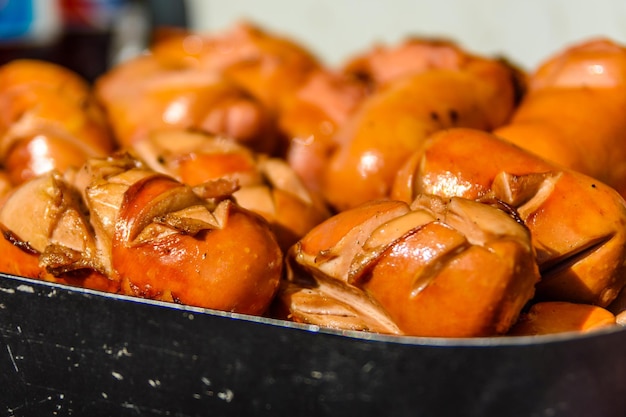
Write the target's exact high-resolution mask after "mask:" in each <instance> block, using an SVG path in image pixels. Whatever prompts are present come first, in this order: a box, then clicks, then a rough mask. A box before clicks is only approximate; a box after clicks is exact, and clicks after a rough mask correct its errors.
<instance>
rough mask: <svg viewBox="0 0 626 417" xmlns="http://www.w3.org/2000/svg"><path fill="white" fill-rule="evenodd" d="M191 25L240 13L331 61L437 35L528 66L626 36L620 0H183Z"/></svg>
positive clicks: (212, 25)
mask: <svg viewBox="0 0 626 417" xmlns="http://www.w3.org/2000/svg"><path fill="white" fill-rule="evenodd" d="M189 3H190V9H191V16H190V17H191V25H192V27H193V28H194V29H196V30H199V31H211V30H220V29H225V28H228V27H229V26H231V25H232V24H233V23H234V22H236V21H238V20H240V19H248V20H251V21H253V22H256V23H258V24H260V25H261V26H262V27H265V28H267V29H270V30H272V31H273V32H278V33H281V34H285V35H289V36H291V37H292V38H294V39H296V40H298V41H300V42H301V43H303V44H304V45H306V46H308V47H309V48H310V49H311V50H312V51H313V52H315V53H316V54H317V55H318V56H319V57H320V58H322V59H324V60H326V62H327V63H329V64H331V65H334V64H338V63H340V62H342V61H343V60H344V59H346V58H347V57H348V56H350V55H351V54H354V53H356V52H361V51H363V50H365V49H367V48H368V47H369V46H370V45H372V44H373V43H375V42H385V43H393V42H395V41H398V40H400V39H402V38H404V37H406V36H409V35H411V34H416V35H428V36H445V37H448V38H452V39H455V40H457V41H458V42H460V43H461V45H463V46H464V47H465V48H467V49H469V50H472V51H475V52H478V53H487V54H492V53H493V54H495V53H498V54H504V55H506V56H507V57H508V58H509V59H511V60H512V61H514V62H516V63H518V64H520V65H522V66H524V67H526V68H532V67H534V66H535V65H537V64H538V63H539V62H541V60H543V59H544V58H546V57H547V56H548V55H549V54H551V53H553V52H555V51H557V50H558V49H560V48H562V47H564V46H565V45H567V44H570V43H574V42H577V41H580V40H583V39H585V38H589V37H591V36H608V37H611V38H614V39H615V40H618V41H620V42H626V1H625V0H543V1H542V0H471V1H463V0H430V1H425V0H421V1H420V0H417V1H411V0H385V1H374V0H335V1H333V0H293V1H288V0H256V1H255V0H189Z"/></svg>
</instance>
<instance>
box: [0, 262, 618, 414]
mask: <svg viewBox="0 0 626 417" xmlns="http://www.w3.org/2000/svg"><path fill="white" fill-rule="evenodd" d="M0 333H1V335H2V345H1V346H0V405H1V407H0V415H3V416H4V415H6V416H31V415H32V416H52V415H80V416H139V415H141V416H205V415H207V416H208V415H210V416H283V415H284V416H359V417H364V416H394V417H397V416H454V417H458V416H480V417H485V416H499V417H500V416H536V417H542V416H545V417H554V416H584V417H589V416H594V417H598V416H619V417H623V416H625V415H626V349H625V346H626V329H623V328H618V327H616V328H611V329H607V330H605V331H598V332H596V333H593V334H587V335H578V334H576V335H573V334H568V335H554V336H549V337H547V336H545V337H544V336H541V337H535V338H532V337H520V338H488V339H487V338H484V339H434V338H415V337H391V336H384V335H375V334H368V333H356V332H338V331H332V330H326V329H320V328H318V327H315V326H306V325H298V324H293V323H288V322H284V321H280V320H272V319H266V318H258V317H249V316H243V315H237V314H229V313H224V312H217V311H209V310H205V309H198V308H192V307H185V306H179V305H173V304H168V303H160V302H152V301H147V300H141V299H136V298H131V297H123V296H118V295H112V294H104V293H99V292H95V291H88V290H83V289H77V288H70V287H67V286H62V285H54V284H49V283H44V282H40V281H34V280H30V279H24V278H19V277H13V276H8V275H5V274H0Z"/></svg>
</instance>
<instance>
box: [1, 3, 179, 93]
mask: <svg viewBox="0 0 626 417" xmlns="http://www.w3.org/2000/svg"><path fill="white" fill-rule="evenodd" d="M187 26H188V14H187V4H186V2H185V1H182V0H180V1H178V0H176V1H172V0H54V1H53V0H5V1H4V2H3V3H2V5H0V64H3V63H6V62H8V61H11V60H13V59H18V58H36V59H44V60H47V61H51V62H55V63H58V64H61V65H63V66H65V67H67V68H70V69H72V70H74V71H76V72H77V73H79V74H80V75H82V76H83V77H84V78H86V79H87V80H88V81H93V80H94V79H95V78H96V77H98V76H99V75H100V74H102V73H103V72H104V71H106V70H107V69H108V68H110V67H111V66H112V65H115V64H116V63H118V62H121V61H123V60H125V59H127V58H130V57H132V56H134V55H136V54H138V53H141V51H142V50H143V49H144V48H145V47H146V46H147V45H148V42H149V40H150V36H151V34H152V32H153V31H154V30H155V29H156V28H158V27H182V28H186V27H187Z"/></svg>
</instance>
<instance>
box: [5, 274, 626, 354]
mask: <svg viewBox="0 0 626 417" xmlns="http://www.w3.org/2000/svg"><path fill="white" fill-rule="evenodd" d="M4 281H6V282H9V283H11V285H10V287H9V288H6V287H4V286H3V284H2V283H3V282H4ZM33 286H34V287H37V288H39V289H40V290H41V291H48V292H51V293H53V292H55V291H63V292H73V293H76V294H83V295H85V296H88V297H101V298H107V299H110V300H116V301H118V302H124V303H135V304H141V305H147V306H152V307H154V308H165V309H170V310H175V311H180V312H184V313H187V314H190V313H191V314H198V315H208V316H215V317H221V318H224V319H229V320H235V321H245V322H249V323H253V324H258V325H260V326H273V327H279V328H284V329H292V330H293V331H303V332H309V333H322V334H328V335H334V336H338V337H344V338H347V339H356V340H360V341H367V342H371V343H390V344H399V345H414V346H422V347H442V348H455V347H458V348H472V347H475V348H481V347H482V348H486V347H498V348H501V347H513V348H514V347H528V346H534V345H549V344H553V343H576V342H578V341H582V340H584V339H597V338H604V337H612V336H613V335H615V334H624V335H626V326H621V325H619V324H617V325H615V326H609V327H604V328H601V329H596V330H592V331H589V332H565V333H556V334H549V335H537V336H498V337H471V338H444V337H423V336H396V335H387V334H380V333H372V332H364V331H356V330H339V329H332V328H325V327H323V326H317V325H312V324H303V323H296V322H291V321H287V320H281V319H276V318H271V317H264V316H255V315H249V314H242V313H235V312H229V311H221V310H215V309H209V308H204V307H196V306H191V305H185V304H177V303H172V302H166V301H159V300H151V299H147V298H141V297H133V296H130V295H123V294H116V293H109V292H105V291H98V290H93V289H89V288H82V287H77V286H72V285H67V284H61V283H55V282H49V281H44V280H40V279H34V278H27V277H22V276H18V275H12V274H7V273H4V272H0V291H1V292H6V293H13V292H14V291H26V292H34V291H35V290H34V288H33ZM624 337H626V336H624Z"/></svg>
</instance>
